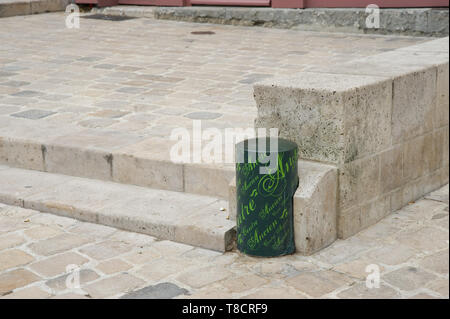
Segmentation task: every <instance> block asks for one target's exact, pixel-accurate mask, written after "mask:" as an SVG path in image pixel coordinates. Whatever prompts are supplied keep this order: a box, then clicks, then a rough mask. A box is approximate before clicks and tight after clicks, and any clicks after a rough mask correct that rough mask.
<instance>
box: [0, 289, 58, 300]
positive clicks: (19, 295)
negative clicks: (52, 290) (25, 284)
mask: <svg viewBox="0 0 450 319" xmlns="http://www.w3.org/2000/svg"><path fill="white" fill-rule="evenodd" d="M50 296H51V294H49V293H48V292H46V291H44V290H42V289H41V288H38V287H29V288H24V289H20V290H18V291H13V292H12V293H10V294H7V295H4V296H3V297H0V298H1V299H45V298H49V297H50Z"/></svg>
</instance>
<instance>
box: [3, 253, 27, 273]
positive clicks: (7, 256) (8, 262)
mask: <svg viewBox="0 0 450 319" xmlns="http://www.w3.org/2000/svg"><path fill="white" fill-rule="evenodd" d="M33 260H34V258H33V256H31V255H29V254H27V253H26V252H24V251H23V250H19V249H11V250H6V251H3V252H0V271H3V270H5V269H9V268H14V267H18V266H23V265H26V264H29V263H30V262H32V261H33Z"/></svg>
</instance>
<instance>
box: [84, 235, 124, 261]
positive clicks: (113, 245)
mask: <svg viewBox="0 0 450 319" xmlns="http://www.w3.org/2000/svg"><path fill="white" fill-rule="evenodd" d="M130 248H131V246H130V245H128V244H126V243H123V242H120V241H113V240H107V241H104V242H101V243H98V244H92V245H89V246H87V247H84V248H82V249H80V252H81V253H83V254H86V255H88V256H89V257H91V258H94V259H97V260H103V259H108V258H112V257H117V256H119V255H122V254H124V253H126V252H128V251H129V250H130Z"/></svg>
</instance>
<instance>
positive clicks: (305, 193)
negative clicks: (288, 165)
mask: <svg viewBox="0 0 450 319" xmlns="http://www.w3.org/2000/svg"><path fill="white" fill-rule="evenodd" d="M299 178H300V181H301V182H299V187H298V189H297V191H296V192H295V194H294V236H295V238H294V239H295V247H296V250H297V252H299V253H301V254H304V255H310V254H312V253H314V252H316V251H318V250H320V249H322V248H324V247H326V246H328V245H329V244H331V243H332V242H333V241H334V240H335V239H336V238H337V225H336V222H337V170H336V168H334V167H332V166H327V165H321V164H316V163H310V162H306V161H300V162H299Z"/></svg>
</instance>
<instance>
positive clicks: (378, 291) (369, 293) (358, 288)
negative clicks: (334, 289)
mask: <svg viewBox="0 0 450 319" xmlns="http://www.w3.org/2000/svg"><path fill="white" fill-rule="evenodd" d="M337 296H338V297H339V298H342V299H398V298H401V295H400V294H399V293H398V292H397V291H395V289H392V288H391V287H389V286H387V285H384V284H380V287H379V288H375V287H374V288H367V287H366V284H365V283H358V284H355V285H354V286H352V287H350V288H349V289H347V290H344V291H342V292H340V293H338V294H337Z"/></svg>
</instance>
